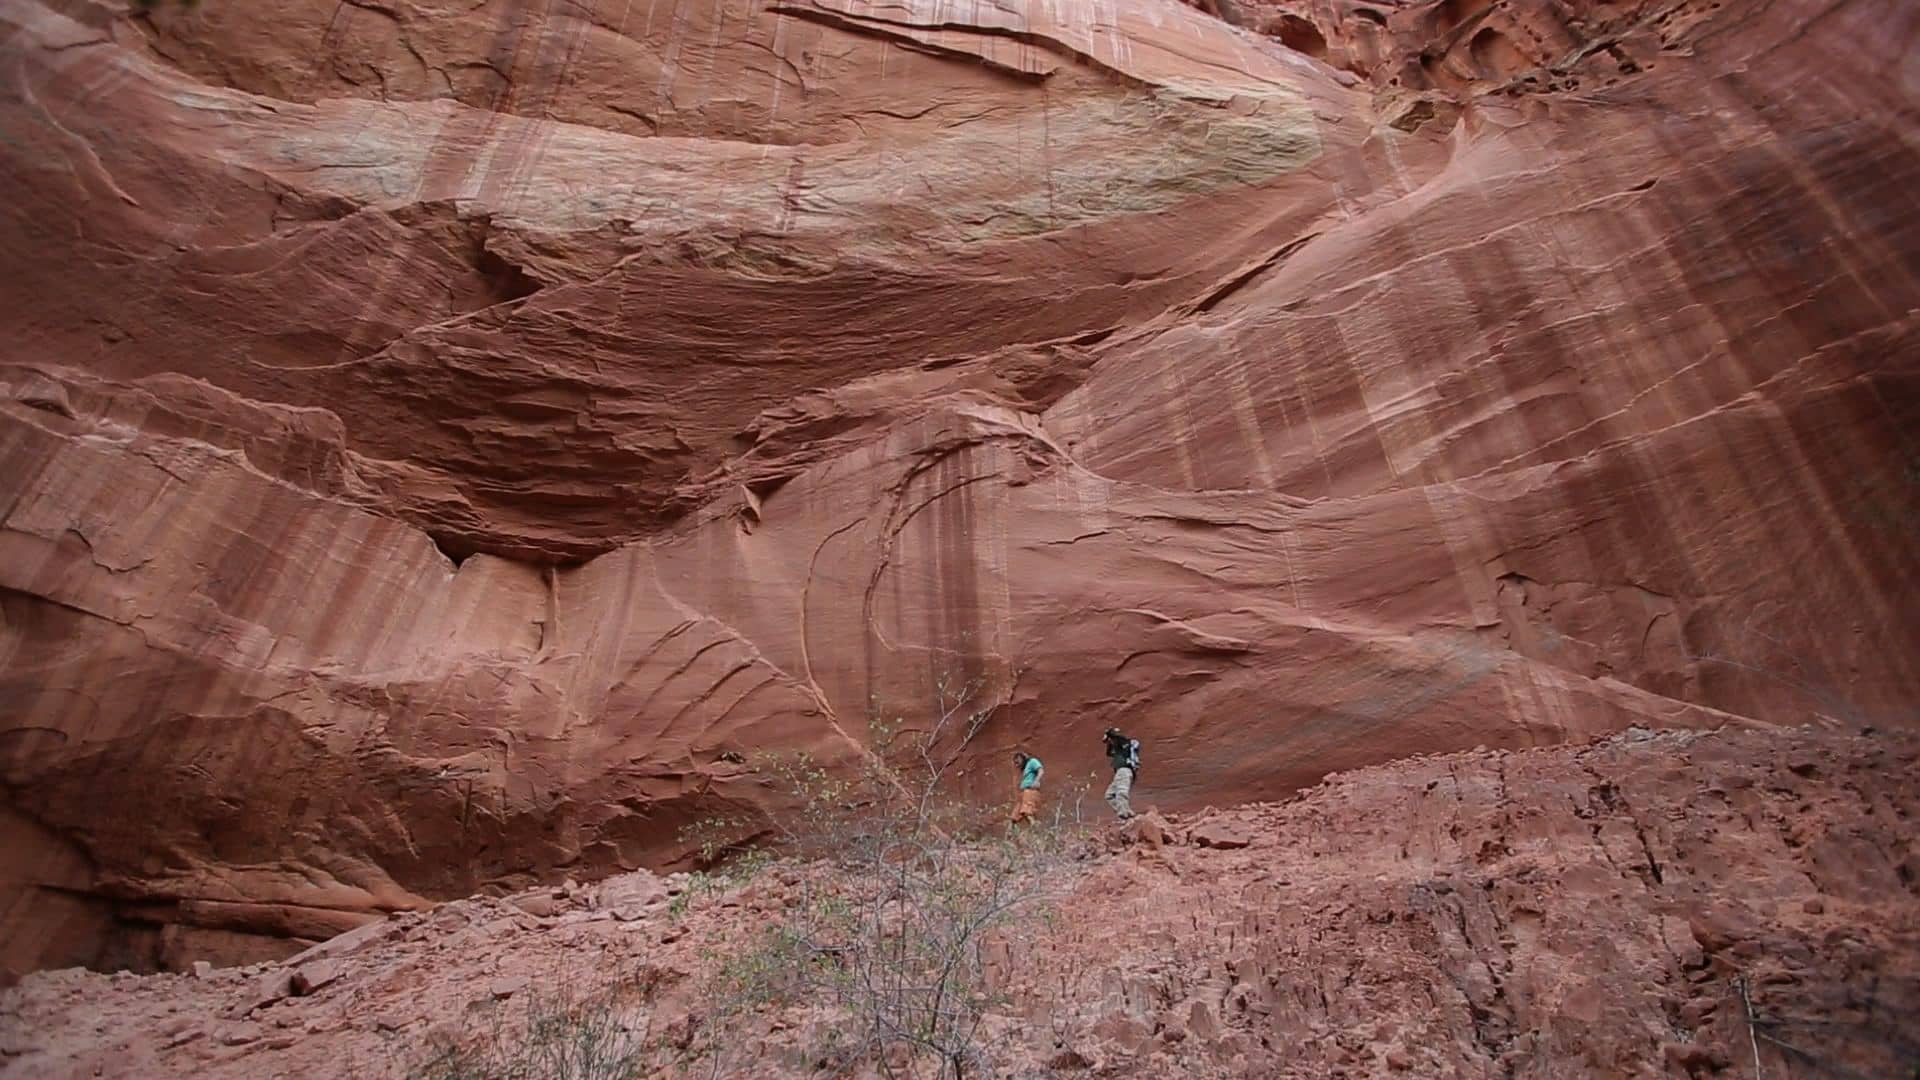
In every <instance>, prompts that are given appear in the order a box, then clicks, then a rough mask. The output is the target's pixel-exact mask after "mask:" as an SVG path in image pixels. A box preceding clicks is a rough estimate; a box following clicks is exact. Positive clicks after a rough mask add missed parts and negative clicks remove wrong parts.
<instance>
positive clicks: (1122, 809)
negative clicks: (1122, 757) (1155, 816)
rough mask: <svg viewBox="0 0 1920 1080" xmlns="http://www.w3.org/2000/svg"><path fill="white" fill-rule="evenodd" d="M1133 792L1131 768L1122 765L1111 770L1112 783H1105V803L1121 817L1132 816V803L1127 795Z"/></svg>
mask: <svg viewBox="0 0 1920 1080" xmlns="http://www.w3.org/2000/svg"><path fill="white" fill-rule="evenodd" d="M1132 793H1133V770H1132V769H1129V768H1125V767H1124V766H1123V767H1121V768H1118V769H1115V770H1113V783H1111V784H1108V785H1107V805H1108V806H1111V807H1113V812H1114V813H1116V814H1119V815H1120V816H1121V817H1123V818H1130V817H1132V816H1133V804H1132V803H1130V802H1128V801H1127V796H1128V795H1131V794H1132Z"/></svg>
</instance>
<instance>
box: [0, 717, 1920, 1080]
mask: <svg viewBox="0 0 1920 1080" xmlns="http://www.w3.org/2000/svg"><path fill="white" fill-rule="evenodd" d="M1916 769H1920V739H1916V738H1915V737H1914V736H1913V735H1912V734H1910V733H1901V734H1898V735H1895V734H1881V735H1875V736H1858V735H1852V734H1849V733H1845V732H1831V731H1829V732H1820V731H1805V730H1800V731H1787V732H1778V731H1734V730H1727V731H1722V732H1715V733H1708V734H1698V733H1694V732H1677V733H1667V734H1659V735H1654V734H1650V733H1646V732H1634V733H1628V734H1626V735H1621V736H1615V737H1613V738H1611V739H1608V740H1605V741H1602V742H1600V743H1597V744H1595V745H1590V746H1581V747H1554V748H1544V749H1537V750H1531V751H1522V752H1512V753H1510V752H1507V751H1482V752H1477V753H1476V752H1465V753H1460V754H1451V755H1445V756H1437V757H1430V758H1426V759H1422V760H1415V761H1405V762H1399V763H1396V764H1394V765H1390V766H1384V767H1375V768H1371V769H1366V770H1362V771H1359V772H1356V773H1350V774H1342V775H1339V776H1336V777H1334V778H1331V779H1330V780H1329V781H1328V782H1327V783H1326V784H1325V785H1323V786H1321V787H1319V788H1317V789H1314V790H1312V791H1309V792H1307V793H1306V794H1305V795H1304V796H1303V797H1301V798H1299V799H1296V800H1294V801H1292V802H1289V803H1287V804H1284V805H1262V806H1251V807H1243V808H1238V809H1234V810H1228V811H1221V812H1207V813H1204V814H1201V815H1195V816H1193V817H1186V818H1183V817H1180V816H1174V817H1172V818H1171V819H1169V820H1161V819H1159V818H1158V817H1157V816H1150V817H1147V818H1142V819H1140V820H1139V823H1138V824H1140V825H1142V826H1145V825H1148V823H1150V822H1151V823H1156V824H1157V826H1158V827H1157V830H1156V829H1153V828H1146V829H1138V830H1136V834H1137V835H1139V836H1141V837H1143V839H1140V840H1138V841H1136V842H1135V843H1132V844H1130V845H1115V847H1116V850H1115V853H1113V854H1111V855H1102V856H1101V857H1099V858H1095V859H1091V860H1089V861H1087V862H1085V863H1084V864H1081V865H1080V866H1079V867H1078V868H1074V867H1072V864H1069V869H1068V870H1066V871H1063V872H1062V878H1063V879H1062V881H1061V882H1060V884H1061V886H1062V892H1063V894H1064V895H1062V896H1061V897H1060V903H1059V905H1058V908H1057V910H1056V911H1055V913H1054V915H1053V916H1052V918H1051V926H1052V929H1051V930H1049V931H1044V932H1042V931H1040V930H1039V928H1038V926H1037V923H1036V924H1035V925H1034V926H1032V927H1030V928H1029V929H1028V930H1027V931H1025V932H1022V933H1021V934H1020V935H1019V946H1018V948H1017V949H1009V948H1008V947H1007V943H1006V942H1005V941H1004V940H1002V941H998V942H996V943H994V944H993V945H990V947H989V951H990V953H991V955H993V956H995V957H997V959H996V960H995V970H996V971H997V972H999V975H998V977H997V981H996V983H995V989H996V990H997V991H998V992H999V993H1001V994H1002V995H1004V999H1005V1004H1003V1005H1000V1006H997V1007H995V1008H994V1010H993V1012H992V1015H990V1017H989V1019H988V1023H987V1037H986V1038H984V1039H983V1042H989V1043H991V1045H992V1046H993V1047H994V1053H995V1056H996V1058H997V1059H998V1062H997V1064H998V1065H999V1066H1000V1067H999V1068H997V1069H995V1070H994V1071H993V1072H992V1075H996V1076H1001V1075H1007V1076H1043V1075H1052V1074H1058V1075H1063V1076H1087V1075H1097V1076H1121V1077H1133V1076H1140V1077H1213V1078H1217V1077H1248V1078H1255V1077H1258V1078H1272V1077H1283V1076H1285V1077H1328V1076H1341V1075H1346V1076H1356V1077H1372V1076H1387V1075H1396V1074H1404V1075H1409V1076H1458V1077H1482V1076H1501V1077H1519V1078H1550V1077H1576V1076H1596V1077H1597V1076H1606V1077H1618V1076H1633V1077H1653V1076H1672V1077H1686V1076H1690V1075H1691V1076H1701V1077H1706V1076H1716V1075H1718V1076H1727V1077H1747V1076H1751V1075H1753V1074H1754V1070H1755V1068H1756V1060H1755V1059H1756V1057H1757V1058H1758V1062H1757V1064H1758V1069H1759V1073H1760V1075H1762V1076H1768V1077H1775V1078H1778V1077H1788V1076H1798V1077H1809V1076H1872V1077H1882V1076H1885V1077H1894V1076H1901V1075H1904V1074H1905V1072H1906V1070H1908V1069H1910V1068H1911V1067H1912V1063H1913V1061H1914V1060H1915V1057H1916V1055H1920V1041H1916V1038H1915V1032H1914V1030H1913V1027H1912V1024H1911V1018H1912V1016H1913V1015H1914V1011H1915V1010H1916V1009H1920V903H1916V902H1915V901H1916V899H1920V891H1917V890H1920V849H1916V847H1915V845H1914V833H1913V827H1912V826H1913V821H1914V817H1915V815H1916V814H1920V788H1916V787H1915V786H1914V785H1913V784H1912V783H1910V782H1907V781H1906V779H1905V778H1906V777H1908V776H1911V775H1912V774H1913V772H1914V770H1916ZM1117 831H1118V830H1116V832H1117ZM1156 832H1157V833H1158V842H1153V840H1152V839H1151V837H1153V835H1154V834H1155V833H1156ZM1223 837H1233V838H1235V839H1236V840H1237V841H1244V842H1245V845H1246V846H1244V847H1223V846H1221V845H1220V844H1219V843H1218V841H1219V840H1220V839H1221V838H1223ZM1203 839H1206V840H1208V841H1209V842H1211V843H1212V846H1201V841H1202V840H1203ZM786 876H788V875H786V874H784V873H783V874H781V875H776V874H774V873H767V874H765V875H764V876H763V877H762V878H760V879H757V880H755V881H753V882H751V883H749V884H748V885H747V886H745V887H744V888H740V889H737V890H735V891H733V892H730V893H727V894H725V895H719V896H715V895H707V896H705V897H704V898H701V899H698V900H696V901H694V902H693V904H692V905H691V907H690V909H689V910H688V911H687V912H686V913H685V914H684V915H682V916H675V915H674V914H673V913H672V911H671V910H670V908H669V905H668V904H667V902H666V897H665V895H664V893H665V892H666V891H667V890H669V889H672V888H673V885H672V884H671V883H666V884H665V885H664V887H663V883H661V882H658V881H657V880H655V879H654V878H653V877H652V875H650V874H647V873H645V872H644V871H642V872H640V873H638V874H635V875H632V876H629V877H625V878H615V879H612V880H610V881H608V882H605V883H603V884H602V885H600V886H599V887H597V888H569V887H564V886H563V887H561V888H557V889H555V888H543V889H540V890H538V891H537V892H530V893H525V894H521V895H518V896H512V897H508V898H505V899H504V900H502V899H495V898H475V899H471V900H461V901H456V902H454V903H451V904H447V905H444V906H442V907H440V908H438V909H436V910H434V911H433V912H431V913H428V914H420V913H411V912H409V913H400V914H397V915H395V916H394V917H392V918H390V919H384V920H381V921H380V922H377V923H374V924H371V925H369V926H368V927H367V928H365V929H364V930H360V931H356V932H355V933H353V934H350V935H347V936H346V937H344V938H340V939H336V940H335V941H330V942H327V943H326V944H324V945H321V946H319V947H318V948H317V949H316V950H315V953H314V954H311V955H308V956H304V957H298V958H295V959H293V960H290V961H288V962H287V963H285V964H271V965H265V966H263V967H260V968H257V969H255V970H252V971H245V970H240V971H231V970H230V971H215V972H207V973H204V974H202V975H200V976H198V977H196V976H184V975H154V976H132V975H112V976H110V975H104V974H96V973H91V972H82V971H63V972H43V973H39V974H36V975H33V976H31V977H30V978H28V979H27V980H26V981H25V982H24V983H23V984H22V985H20V986H19V987H17V988H16V989H14V990H11V991H7V992H5V993H4V994H0V1054H4V1055H6V1056H5V1057H0V1072H8V1073H10V1074H18V1075H21V1076H87V1075H91V1074H93V1073H94V1072H95V1071H96V1070H97V1069H104V1070H105V1071H106V1073H107V1074H108V1075H137V1076H189V1075H190V1076H196V1077H206V1078H208V1080H219V1078H228V1077H231V1078H235V1080H241V1078H244V1080H256V1078H262V1077H307V1076H316V1075H318V1076H332V1075H352V1076H356V1077H377V1076H387V1075H400V1074H401V1073H402V1072H403V1070H404V1067H405V1066H407V1065H409V1064H413V1063H415V1062H417V1061H419V1060H420V1059H421V1058H422V1057H424V1056H426V1055H428V1054H430V1053H431V1052H432V1048H433V1046H434V1045H435V1044H436V1043H439V1042H453V1043H456V1044H457V1043H462V1042H472V1041H475V1040H482V1039H485V1038H487V1037H488V1036H489V1033H490V1032H491V1031H493V1030H494V1028H493V1025H494V1023H495V1022H496V1021H493V1020H490V1019H489V1017H490V1016H494V1015H498V1016H500V1017H501V1018H502V1019H501V1020H500V1021H498V1022H502V1023H506V1024H508V1025H512V1024H516V1023H518V1022H519V1018H520V1017H522V1016H524V1003H525V1001H526V999H527V998H528V997H529V996H540V995H545V996H546V997H547V999H548V1000H553V999H554V997H555V996H556V995H570V999H571V1000H574V1001H594V1000H597V999H598V998H599V996H600V995H601V994H603V993H605V994H609V995H611V997H612V1000H613V1002H614V1003H615V1007H616V1008H617V1009H618V1013H619V1017H620V1019H621V1021H622V1022H623V1023H624V1024H626V1025H627V1026H628V1027H629V1028H630V1029H631V1030H633V1031H635V1032H637V1033H642V1034H643V1037H646V1038H656V1037H658V1038H665V1039H666V1040H667V1041H668V1043H669V1045H671V1043H672V1039H673V1034H674V1033H675V1032H683V1031H686V1030H688V1024H689V1023H690V1022H691V1023H693V1024H696V1025H698V1024H702V1023H706V1022H708V1021H710V1020H711V1019H712V1017H711V1015H710V1010H711V1009H712V1008H713V1006H714V999H712V998H711V997H709V996H707V993H706V992H705V991H704V990H703V986H704V984H705V979H706V976H707V974H708V973H709V972H710V971H711V965H712V963H713V961H712V956H713V955H714V953H715V952H716V951H719V952H722V953H724V952H725V951H726V950H728V949H729V948H731V947H736V946H738V945H739V944H740V943H741V942H742V941H748V940H752V938H753V936H754V932H755V931H756V930H757V929H759V928H762V927H764V926H765V925H766V924H767V923H768V922H769V921H772V920H778V919H779V918H780V917H781V913H782V911H783V910H785V909H786V908H787V907H788V905H789V904H791V903H793V902H794V899H795V897H796V896H798V895H799V893H800V890H799V889H797V888H794V887H792V886H791V885H790V884H786V883H783V881H782V880H781V878H782V877H786ZM1009 961H1011V962H1009ZM1743 994H1744V997H1743ZM503 999H504V1003H503ZM495 1010H498V1012H497V1013H496V1012H495ZM1750 1018H1751V1022H1750ZM727 1022H728V1023H729V1024H731V1025H733V1026H732V1027H731V1028H730V1029H729V1033H730V1035H731V1036H732V1038H731V1040H730V1047H731V1055H732V1056H731V1058H730V1059H727V1060H725V1061H723V1063H722V1064H723V1067H722V1068H721V1069H720V1070H719V1072H718V1075H721V1076H727V1077H756V1076H757V1077H767V1076H807V1075H826V1074H825V1073H816V1072H815V1071H814V1070H812V1069H811V1068H809V1067H808V1065H807V1062H809V1061H812V1060H817V1059H818V1058H819V1056H820V1055H821V1046H822V1045H823V1042H822V1038H821V1037H822V1035H823V1032H824V1030H825V1028H827V1027H830V1026H831V1024H832V1022H833V1017H831V1016H829V1015H823V1011H822V1010H821V1009H820V1008H819V1003H817V1002H796V1003H792V1004H790V1005H788V1006H787V1007H784V1008H779V1009H774V1010H769V1011H764V1012H755V1013H751V1014H745V1015H736V1016H734V1017H732V1018H731V1019H730V1020H728V1021H727ZM696 1064H697V1067H696V1068H695V1069H693V1070H690V1071H691V1072H692V1074H694V1075H700V1076H707V1075H713V1071H712V1070H711V1069H710V1068H709V1067H708V1066H709V1063H708V1062H706V1061H701V1062H698V1063H696ZM1089 1070H1090V1071H1089ZM657 1075H675V1073H673V1072H671V1071H667V1070H662V1071H660V1072H659V1073H658V1074H657ZM832 1075H842V1074H841V1073H833V1074H832ZM847 1075H863V1074H861V1073H859V1072H858V1071H857V1070H856V1071H855V1072H853V1073H850V1074H847Z"/></svg>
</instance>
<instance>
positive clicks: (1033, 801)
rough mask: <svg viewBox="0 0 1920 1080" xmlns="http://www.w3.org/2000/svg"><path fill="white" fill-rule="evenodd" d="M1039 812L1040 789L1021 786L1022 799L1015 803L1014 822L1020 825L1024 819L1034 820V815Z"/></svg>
mask: <svg viewBox="0 0 1920 1080" xmlns="http://www.w3.org/2000/svg"><path fill="white" fill-rule="evenodd" d="M1039 812H1040V789H1039V788H1037V787H1030V788H1021V789H1020V801H1018V802H1016V803H1014V804H1013V823H1014V824H1015V825H1018V824H1020V823H1021V822H1023V821H1032V820H1033V816H1034V815H1035V814H1038V813H1039Z"/></svg>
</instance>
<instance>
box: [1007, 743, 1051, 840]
mask: <svg viewBox="0 0 1920 1080" xmlns="http://www.w3.org/2000/svg"><path fill="white" fill-rule="evenodd" d="M1013 763H1014V764H1015V765H1017V766H1019V767H1020V799H1019V801H1018V802H1016V803H1014V806H1013V823H1014V824H1015V825H1018V824H1020V823H1021V822H1023V821H1032V820H1033V816H1034V815H1035V814H1037V813H1039V812H1040V774H1041V773H1042V772H1044V771H1046V770H1045V768H1044V767H1043V766H1042V765H1041V764H1040V759H1039V758H1037V757H1034V756H1033V755H1031V754H1027V753H1024V752H1015V753H1014V755H1013Z"/></svg>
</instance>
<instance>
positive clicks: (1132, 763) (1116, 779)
mask: <svg viewBox="0 0 1920 1080" xmlns="http://www.w3.org/2000/svg"><path fill="white" fill-rule="evenodd" d="M1106 740H1107V763H1108V764H1110V765H1112V766H1113V783H1111V784H1108V785H1107V805H1108V806H1111V807H1113V812H1114V813H1116V814H1118V815H1120V820H1121V821H1125V820H1127V819H1128V818H1130V817H1132V816H1133V804H1132V803H1130V802H1129V801H1128V796H1130V795H1131V794H1132V793H1133V778H1134V775H1135V774H1136V773H1138V772H1139V771H1140V740H1139V739H1132V738H1128V737H1127V736H1125V735H1122V734H1120V729H1119V728H1108V729H1107V735H1106Z"/></svg>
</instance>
